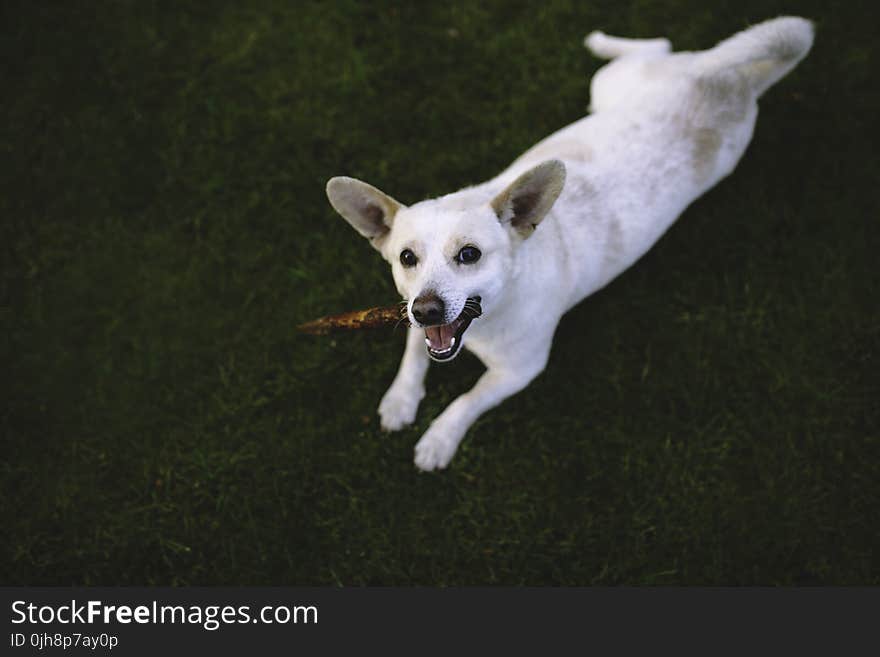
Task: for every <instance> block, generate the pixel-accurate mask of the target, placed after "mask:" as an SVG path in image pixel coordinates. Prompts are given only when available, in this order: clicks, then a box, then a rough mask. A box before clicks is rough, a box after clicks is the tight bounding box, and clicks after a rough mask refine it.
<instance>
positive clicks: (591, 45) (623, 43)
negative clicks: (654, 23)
mask: <svg viewBox="0 0 880 657" xmlns="http://www.w3.org/2000/svg"><path fill="white" fill-rule="evenodd" d="M584 45H585V46H586V47H587V48H588V49H589V50H590V52H592V53H593V54H594V55H595V56H596V57H599V58H600V59H615V58H617V57H623V56H624V55H632V54H636V53H638V54H644V55H647V54H656V55H665V54H667V53H668V52H669V51H670V50H672V44H671V43H670V42H669V39H624V38H622V37H613V36H609V35H607V34H605V33H604V32H599V31H596V32H591V33H590V34H588V35H587V37H586V38H585V39H584Z"/></svg>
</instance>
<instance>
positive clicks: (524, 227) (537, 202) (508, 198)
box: [492, 160, 565, 237]
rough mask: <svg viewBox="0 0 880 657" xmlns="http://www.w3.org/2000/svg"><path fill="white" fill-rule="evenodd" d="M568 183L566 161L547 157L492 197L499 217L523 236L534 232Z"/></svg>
mask: <svg viewBox="0 0 880 657" xmlns="http://www.w3.org/2000/svg"><path fill="white" fill-rule="evenodd" d="M564 185H565V165H564V164H563V163H562V162H560V161H559V160H547V161H546V162H542V163H541V164H539V165H538V166H536V167H534V168H533V169H529V170H528V171H526V172H525V173H524V174H522V175H521V176H520V177H519V178H517V179H516V180H514V181H513V182H512V183H511V184H510V185H509V186H508V187H507V189H505V190H504V191H503V192H501V193H500V194H499V195H498V196H496V197H495V198H494V199H493V200H492V209H493V210H494V211H495V214H496V216H497V217H498V220H499V221H500V222H501V223H503V224H510V226H511V227H512V228H513V229H514V230H515V231H516V232H517V233H519V235H521V236H522V237H528V236H529V235H531V234H532V233H533V232H534V230H535V228H537V227H538V224H539V223H541V220H542V219H543V218H544V217H545V216H546V214H547V213H548V212H549V211H550V208H551V207H552V206H553V203H554V202H555V201H556V199H557V198H558V197H559V194H560V192H562V187H563V186H564Z"/></svg>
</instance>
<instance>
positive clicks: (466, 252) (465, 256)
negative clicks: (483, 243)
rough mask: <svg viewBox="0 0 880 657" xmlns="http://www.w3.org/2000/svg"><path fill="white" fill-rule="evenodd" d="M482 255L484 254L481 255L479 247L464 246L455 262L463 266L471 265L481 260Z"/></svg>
mask: <svg viewBox="0 0 880 657" xmlns="http://www.w3.org/2000/svg"><path fill="white" fill-rule="evenodd" d="M481 255H483V254H482V253H480V250H479V249H478V248H477V247H475V246H464V247H462V249H461V251H459V252H458V255H456V256H455V261H456V262H458V263H460V264H462V265H470V264H473V263H475V262H476V261H477V260H479V259H480V256H481Z"/></svg>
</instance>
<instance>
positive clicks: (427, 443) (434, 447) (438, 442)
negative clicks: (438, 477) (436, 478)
mask: <svg viewBox="0 0 880 657" xmlns="http://www.w3.org/2000/svg"><path fill="white" fill-rule="evenodd" d="M458 443H459V441H458V440H454V439H451V438H450V437H449V436H447V435H445V434H444V433H443V432H442V431H437V430H436V429H434V428H431V429H428V431H427V432H426V433H425V435H424V436H422V439H421V440H420V441H419V442H417V443H416V459H415V462H416V467H417V468H418V469H419V470H425V471H431V470H440V469H443V468H445V467H446V466H447V465H449V462H450V461H451V460H452V457H453V456H454V455H455V451H456V450H457V449H458Z"/></svg>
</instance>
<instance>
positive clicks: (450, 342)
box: [449, 337, 455, 349]
mask: <svg viewBox="0 0 880 657" xmlns="http://www.w3.org/2000/svg"><path fill="white" fill-rule="evenodd" d="M454 346H455V337H453V338H452V339H451V340H450V341H449V348H450V349H452V348H453V347H454Z"/></svg>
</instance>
